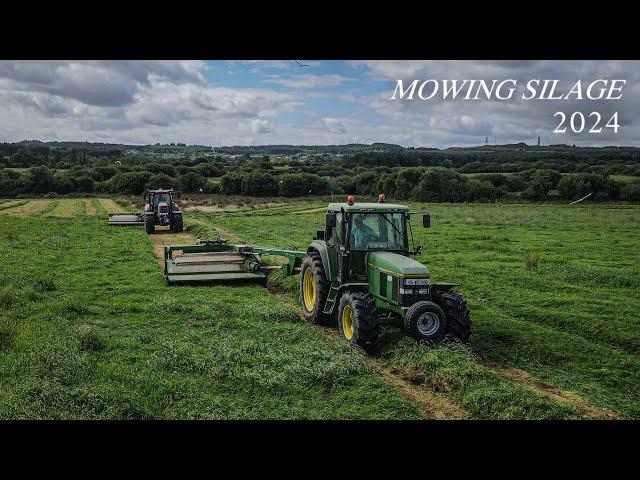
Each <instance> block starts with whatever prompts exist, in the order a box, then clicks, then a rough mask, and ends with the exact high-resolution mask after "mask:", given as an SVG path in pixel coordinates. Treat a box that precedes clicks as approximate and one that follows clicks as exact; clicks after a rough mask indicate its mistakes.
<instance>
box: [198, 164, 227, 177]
mask: <svg viewBox="0 0 640 480" xmlns="http://www.w3.org/2000/svg"><path fill="white" fill-rule="evenodd" d="M195 170H196V172H198V173H199V174H200V175H202V176H203V177H208V178H211V177H221V176H222V175H224V168H222V167H221V166H219V165H215V164H213V163H201V164H199V165H197V166H196V167H195Z"/></svg>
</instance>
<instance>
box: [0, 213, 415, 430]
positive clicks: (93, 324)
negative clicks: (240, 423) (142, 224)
mask: <svg viewBox="0 0 640 480" xmlns="http://www.w3.org/2000/svg"><path fill="white" fill-rule="evenodd" d="M88 238H89V239H91V240H90V241H87V239H88ZM0 255H2V258H3V259H4V262H3V276H2V278H1V279H0V372H2V374H1V375H0V418H55V419H60V418H110V419H113V418H118V419H120V418H223V419H227V418H245V419H246V418H248V419H268V418H312V419H313V418H317V419H320V418H379V419H386V418H418V417H419V412H418V410H417V407H416V406H415V405H413V404H411V403H409V402H407V401H406V400H404V398H402V397H401V395H400V394H399V393H398V392H397V391H396V390H395V389H394V388H392V387H391V386H389V385H387V384H386V383H384V382H383V381H382V380H381V379H380V378H379V377H378V376H376V375H375V374H373V373H372V372H371V371H370V370H369V368H368V367H367V366H366V365H365V363H364V361H363V357H362V355H361V354H360V353H359V352H357V351H356V350H354V349H351V348H348V347H346V346H345V345H343V344H342V343H339V342H327V341H326V339H324V337H323V336H322V335H321V334H320V333H319V332H317V331H315V330H313V329H311V328H309V326H308V325H306V324H304V323H302V322H301V321H300V319H299V316H298V314H297V310H296V309H295V308H293V307H291V306H287V305H283V304H282V303H281V302H279V301H278V299H277V298H276V297H275V296H273V295H271V294H270V293H269V292H268V291H267V290H266V289H264V288H262V287H260V286H258V285H235V286H204V287H201V286H185V287H167V286H166V285H165V283H164V281H163V279H162V274H161V271H160V269H159V268H158V265H157V262H156V259H155V256H154V252H153V248H152V246H151V243H150V242H149V239H148V238H147V235H146V234H145V233H144V231H143V230H142V229H139V228H131V229H125V228H110V227H108V226H107V225H106V221H102V219H98V218H94V219H81V218H75V219H65V218H45V217H42V218H20V217H13V216H7V215H2V216H0Z"/></svg>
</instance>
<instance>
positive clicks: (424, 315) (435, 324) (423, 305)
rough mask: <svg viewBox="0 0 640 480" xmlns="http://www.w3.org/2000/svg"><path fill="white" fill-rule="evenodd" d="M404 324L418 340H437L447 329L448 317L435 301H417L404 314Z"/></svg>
mask: <svg viewBox="0 0 640 480" xmlns="http://www.w3.org/2000/svg"><path fill="white" fill-rule="evenodd" d="M404 326H405V328H406V329H407V331H408V332H409V333H410V334H411V336H412V337H413V338H415V339H416V340H430V341H433V342H437V341H438V340H440V339H442V337H444V334H445V332H446V330H447V317H446V315H445V314H444V312H443V311H442V309H441V308H440V307H439V306H438V305H436V304H435V303H433V302H417V303H414V304H413V305H411V307H410V308H409V310H407V313H406V314H405V316H404Z"/></svg>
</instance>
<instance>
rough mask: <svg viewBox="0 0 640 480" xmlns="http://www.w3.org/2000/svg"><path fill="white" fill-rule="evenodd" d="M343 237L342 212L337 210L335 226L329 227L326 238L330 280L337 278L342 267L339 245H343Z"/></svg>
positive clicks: (333, 280)
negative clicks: (329, 233)
mask: <svg viewBox="0 0 640 480" xmlns="http://www.w3.org/2000/svg"><path fill="white" fill-rule="evenodd" d="M343 238H344V236H343V225H342V213H341V212H338V213H337V214H336V226H335V227H334V228H332V229H331V235H330V236H329V238H328V239H327V247H329V248H328V250H329V252H327V253H328V256H329V266H330V267H329V268H331V279H330V280H331V281H332V282H335V281H337V280H338V275H339V273H340V269H341V268H342V251H341V249H340V247H341V246H342V247H344V245H343V244H342V241H343V240H342V239H343Z"/></svg>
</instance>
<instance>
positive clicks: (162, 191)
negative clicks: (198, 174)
mask: <svg viewBox="0 0 640 480" xmlns="http://www.w3.org/2000/svg"><path fill="white" fill-rule="evenodd" d="M148 192H149V193H173V188H170V189H169V190H163V189H161V188H160V189H158V190H148Z"/></svg>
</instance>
